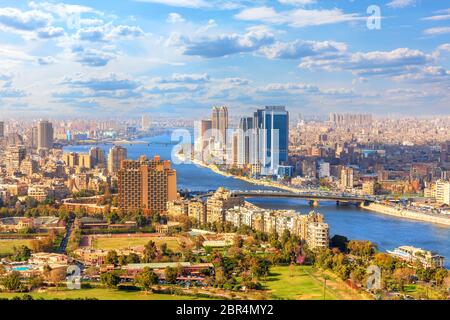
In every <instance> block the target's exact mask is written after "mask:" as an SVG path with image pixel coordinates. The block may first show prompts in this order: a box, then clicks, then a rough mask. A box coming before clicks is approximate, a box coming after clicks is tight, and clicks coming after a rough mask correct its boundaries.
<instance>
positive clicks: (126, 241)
mask: <svg viewBox="0 0 450 320" xmlns="http://www.w3.org/2000/svg"><path fill="white" fill-rule="evenodd" d="M150 240H151V241H153V242H154V243H155V244H156V246H157V247H159V246H160V245H161V244H163V243H166V244H167V248H168V249H170V250H172V251H174V252H179V251H180V244H179V242H178V241H177V240H175V239H168V238H167V239H165V238H158V237H126V238H125V237H124V238H114V237H111V238H110V237H97V238H96V239H94V240H93V243H92V244H93V247H94V249H103V250H120V249H126V248H129V247H137V246H144V245H146V244H147V243H148V242H149V241H150Z"/></svg>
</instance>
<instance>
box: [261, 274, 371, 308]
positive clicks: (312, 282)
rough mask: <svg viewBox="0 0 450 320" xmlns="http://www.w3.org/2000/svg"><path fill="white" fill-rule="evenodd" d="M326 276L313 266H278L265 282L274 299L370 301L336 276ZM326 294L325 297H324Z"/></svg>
mask: <svg viewBox="0 0 450 320" xmlns="http://www.w3.org/2000/svg"><path fill="white" fill-rule="evenodd" d="M326 278H327V281H326V286H325V292H324V275H323V273H322V272H321V271H316V270H314V269H313V268H312V267H311V266H294V267H289V266H276V267H272V268H270V276H269V277H268V278H267V281H266V282H264V284H265V286H266V289H267V290H269V292H270V293H271V295H272V297H273V298H277V299H289V300H296V299H298V300H322V299H324V298H325V299H326V300H359V299H370V297H368V296H366V295H364V294H361V293H359V292H357V291H355V290H353V289H351V288H349V287H348V286H347V285H346V284H345V283H344V282H343V281H341V280H340V279H338V278H337V277H336V276H335V275H332V274H328V273H327V274H326ZM324 293H325V295H324Z"/></svg>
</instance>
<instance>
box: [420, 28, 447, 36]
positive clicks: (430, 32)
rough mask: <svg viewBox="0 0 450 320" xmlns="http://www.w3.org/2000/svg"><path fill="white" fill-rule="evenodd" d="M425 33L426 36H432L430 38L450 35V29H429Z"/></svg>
mask: <svg viewBox="0 0 450 320" xmlns="http://www.w3.org/2000/svg"><path fill="white" fill-rule="evenodd" d="M423 33H424V34H426V35H430V36H435V35H441V34H447V33H450V27H436V28H429V29H426V30H424V31H423Z"/></svg>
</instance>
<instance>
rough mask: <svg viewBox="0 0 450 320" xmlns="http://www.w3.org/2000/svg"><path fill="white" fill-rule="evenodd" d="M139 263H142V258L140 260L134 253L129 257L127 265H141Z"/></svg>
mask: <svg viewBox="0 0 450 320" xmlns="http://www.w3.org/2000/svg"><path fill="white" fill-rule="evenodd" d="M139 262H141V258H139V256H138V255H137V254H136V253H133V252H132V253H130V254H129V255H128V256H127V259H126V263H127V264H130V263H139Z"/></svg>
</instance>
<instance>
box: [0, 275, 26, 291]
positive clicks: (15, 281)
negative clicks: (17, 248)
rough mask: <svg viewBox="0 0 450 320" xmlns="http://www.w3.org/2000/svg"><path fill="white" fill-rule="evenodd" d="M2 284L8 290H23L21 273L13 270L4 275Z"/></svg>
mask: <svg viewBox="0 0 450 320" xmlns="http://www.w3.org/2000/svg"><path fill="white" fill-rule="evenodd" d="M1 284H2V285H3V286H4V287H5V289H6V290H8V291H11V292H17V291H21V290H23V285H22V282H21V281H20V273H19V272H17V271H13V272H11V273H10V274H9V275H7V276H6V277H4V278H3V279H2V281H1Z"/></svg>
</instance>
